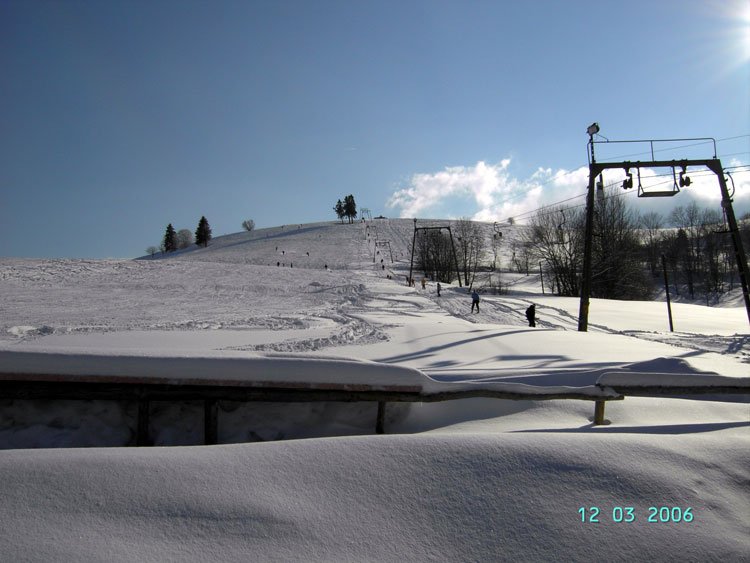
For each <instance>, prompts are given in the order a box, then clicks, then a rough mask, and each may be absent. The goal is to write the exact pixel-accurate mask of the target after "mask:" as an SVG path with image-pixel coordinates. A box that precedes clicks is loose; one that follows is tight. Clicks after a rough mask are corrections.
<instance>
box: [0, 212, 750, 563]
mask: <svg viewBox="0 0 750 563" xmlns="http://www.w3.org/2000/svg"><path fill="white" fill-rule="evenodd" d="M412 229H413V222H412V221H411V220H375V221H373V222H368V224H362V223H355V224H352V225H344V224H335V223H319V224H313V225H286V226H284V227H283V228H282V227H279V228H275V229H261V230H258V231H254V232H251V233H237V234H234V235H229V236H226V237H217V238H216V239H215V240H214V241H212V245H211V246H209V248H207V249H197V248H194V249H190V250H186V251H181V252H179V253H177V254H175V255H172V256H169V257H167V258H161V257H158V256H157V257H156V258H155V259H150V258H148V259H143V260H135V261H131V260H72V259H71V260H32V259H10V258H3V259H0V288H2V293H1V294H0V351H2V350H12V351H29V352H57V353H64V354H69V355H70V354H76V353H84V352H96V353H109V354H114V355H118V354H119V355H172V356H178V357H185V356H196V355H204V356H205V355H212V356H220V357H221V356H226V357H242V356H243V355H256V356H257V355H263V354H269V353H283V354H289V353H292V354H302V355H312V354H325V355H326V356H328V357H331V356H332V357H341V358H356V359H360V360H372V361H376V362H381V363H385V364H394V365H397V366H404V367H411V368H418V369H419V370H421V371H422V372H424V373H425V374H427V376H429V377H430V378H431V379H432V380H434V381H435V382H466V383H488V382H507V383H524V384H528V385H538V386H561V385H565V386H572V387H583V386H589V385H592V384H593V383H594V382H595V381H596V380H597V378H598V377H599V376H601V375H602V374H604V373H609V372H617V371H621V372H622V371H629V372H637V373H644V372H649V373H653V372H657V373H665V374H670V377H672V378H674V377H675V374H689V375H695V374H711V373H713V374H718V375H722V376H728V377H747V376H748V375H750V370H749V369H748V366H749V365H750V330H749V325H748V318H747V314H746V312H745V309H744V307H742V306H740V305H741V304H740V303H737V302H736V301H735V304H736V306H724V307H717V308H708V307H705V306H702V305H695V304H689V303H676V304H673V315H674V322H675V328H676V331H677V332H674V333H670V332H669V330H668V328H669V325H668V320H667V314H666V305H665V303H662V302H637V303H634V302H615V301H602V300H592V303H591V313H590V320H589V327H590V328H589V332H588V333H578V332H576V330H575V329H576V325H577V314H578V300H576V299H568V298H560V297H555V296H550V295H542V294H541V286H540V283H539V276H538V275H536V276H534V275H530V276H525V275H520V274H511V273H503V274H493V275H495V276H500V277H501V280H502V282H503V283H504V284H507V285H508V286H509V292H508V294H506V295H492V294H484V295H482V303H481V312H480V313H479V314H472V313H470V306H471V301H470V298H469V297H468V295H467V293H466V289H465V288H459V287H458V285H453V286H448V285H444V286H443V291H442V294H441V296H440V297H438V296H437V294H436V287H435V284H434V283H432V282H428V283H427V286H426V289H425V290H422V289H421V287H420V286H419V284H417V285H418V287H417V288H416V289H415V288H409V287H407V286H406V284H405V279H406V275H407V274H408V258H409V256H408V248H407V247H408V244H409V243H410V242H411V233H412ZM486 229H487V231H488V233H491V232H492V226H491V225H488V226H487V227H486ZM518 229H519V228H517V227H509V226H506V227H504V229H503V242H502V245H501V248H500V256H501V262H502V265H503V266H506V267H507V266H508V265H509V255H510V242H511V241H512V240H513V239H514V237H517V236H518ZM375 240H377V241H379V242H383V241H388V242H389V243H390V249H386V248H385V247H383V246H376V244H375ZM378 251H380V252H381V253H380V254H378ZM391 252H393V262H392V261H391V254H390V253H391ZM381 260H382V262H381ZM277 263H278V266H277ZM388 276H392V277H393V279H388ZM415 278H417V279H418V280H421V277H420V276H419V275H415ZM495 281H497V280H495ZM483 283H484V280H483V281H482V284H483ZM479 285H481V284H479ZM532 302H533V303H536V305H537V316H538V318H539V322H538V325H537V328H535V329H531V328H529V327H528V326H527V324H526V321H525V318H524V314H523V313H524V311H525V309H526V307H527V306H528V304H530V303H532ZM712 399H714V400H692V399H691V400H688V399H662V398H658V399H657V398H632V397H631V398H626V399H625V400H624V401H617V402H610V403H608V405H607V410H606V416H607V419H608V424H606V425H604V426H594V425H593V424H592V423H591V418H592V415H593V406H592V404H591V403H590V402H588V401H586V402H584V401H549V402H545V401H538V402H536V401H503V400H495V399H470V400H461V401H455V402H445V403H429V404H428V403H425V404H414V405H411V406H410V405H407V404H403V405H390V406H389V410H388V419H387V421H386V428H387V431H388V434H387V435H385V436H374V435H372V432H373V422H374V418H375V413H374V409H375V406H374V405H372V404H364V403H363V404H359V403H355V404H334V403H331V404H323V403H321V404H311V405H290V404H257V405H238V404H222V405H221V412H220V417H221V420H222V423H221V425H220V435H219V439H220V442H222V443H223V444H224V445H220V446H195V445H194V444H199V443H200V441H201V438H202V419H201V416H202V410H201V408H200V406H199V405H191V404H185V405H166V404H165V405H161V406H158V407H157V408H155V412H154V413H153V414H152V426H153V430H152V432H153V438H154V441H155V443H156V444H157V445H161V446H170V445H172V446H175V445H180V446H182V447H156V448H148V449H136V448H123V447H121V446H124V445H127V444H131V443H132V442H133V436H134V432H135V425H136V424H135V410H134V408H133V407H132V406H128V405H115V404H108V403H106V402H103V401H94V402H88V403H81V402H62V401H60V402H57V403H56V404H52V403H50V402H41V401H37V402H27V401H15V402H13V401H8V400H0V447H2V448H5V451H3V452H2V453H0V483H2V485H0V492H1V493H2V496H3V499H4V500H3V503H2V510H0V522H2V526H3V533H2V534H1V535H0V538H1V539H0V549H1V550H2V551H1V552H2V553H3V554H4V556H3V557H4V558H7V560H9V561H11V560H12V561H15V560H18V561H21V560H26V561H48V560H76V561H99V560H103V559H107V560H116V561H206V560H221V561H234V560H248V559H252V560H258V561H289V560H313V561H391V560H397V559H398V560H408V561H427V560H434V561H494V560H508V561H511V560H512V561H521V560H526V561H532V560H556V561H557V560H570V561H573V560H583V559H588V560H590V559H594V560H596V559H599V560H605V559H606V560H613V561H634V560H660V561H669V560H685V561H734V560H737V561H739V560H742V559H743V558H747V557H748V555H750V542H749V541H748V534H749V533H750V525H749V524H748V523H749V522H750V493H749V492H748V491H750V487H749V485H750V472H749V471H748V467H749V466H750V455H748V453H747V452H748V445H750V444H749V442H750V430H749V429H750V405H748V403H747V401H744V399H741V400H738V399H737V398H735V399H733V400H732V401H719V400H715V399H717V397H712ZM743 401H744V402H743ZM280 438H284V439H283V440H279V439H280ZM250 442H252V443H250ZM55 446H57V448H56V449H30V448H51V447H55ZM80 446H110V447H108V448H96V447H94V448H91V447H88V448H87V449H81V448H80ZM61 447H64V448H61ZM592 507H597V509H598V511H599V512H598V518H593V516H594V512H596V511H594V510H592ZM618 507H619V508H618ZM651 507H653V509H652V508H651ZM582 508H583V509H584V510H583V511H581V510H580V509H582ZM629 508H630V509H632V510H628V509H629ZM662 508H665V510H662ZM688 508H690V510H689V511H687V509H688ZM686 511H687V514H686ZM631 516H632V517H633V519H632V520H631V521H628V520H630V517H631ZM664 517H666V520H668V521H663V520H664V519H665V518H664ZM592 519H596V520H598V522H594V521H592ZM582 520H583V521H582ZM618 520H620V521H618ZM677 520H679V521H677ZM688 520H689V521H688Z"/></svg>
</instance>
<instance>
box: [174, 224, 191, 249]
mask: <svg viewBox="0 0 750 563" xmlns="http://www.w3.org/2000/svg"><path fill="white" fill-rule="evenodd" d="M191 244H193V233H192V232H190V229H180V230H179V231H177V248H179V249H180V250H182V249H183V248H187V247H189V246H190V245H191Z"/></svg>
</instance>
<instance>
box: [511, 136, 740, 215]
mask: <svg viewBox="0 0 750 563" xmlns="http://www.w3.org/2000/svg"><path fill="white" fill-rule="evenodd" d="M740 137H750V135H738V136H736V137H727V138H726V139H720V140H722V141H723V140H730V139H737V138H740ZM717 142H718V141H717ZM699 144H705V143H699ZM690 146H694V145H690ZM736 154H750V153H736ZM721 156H722V157H725V156H732V155H721ZM620 158H621V157H620ZM740 168H748V169H750V164H741V165H737V166H728V167H724V168H723V169H724V170H737V169H740ZM574 172H577V170H572V171H570V172H567V173H565V174H562V175H559V176H555V177H553V178H550V179H549V180H547V181H546V182H543V183H541V184H538V185H539V186H544V185H546V184H549V183H550V182H553V181H554V180H557V179H559V178H562V177H565V176H569V175H570V174H573V173H574ZM711 174H713V172H710V171H694V172H691V175H693V176H698V177H700V176H710V175H711ZM667 176H672V174H670V173H665V174H654V175H651V176H643V179H649V178H661V177H667ZM618 183H619V181H617V182H613V183H612V184H607V185H606V186H605V187H612V186H614V185H617V184H618ZM667 183H669V182H662V183H659V184H654V186H649V187H655V186H660V185H663V184H667ZM627 193H629V192H624V193H623V194H622V195H626V194H627ZM634 193H635V192H634ZM585 196H586V192H583V193H581V194H578V195H575V196H572V197H569V198H567V199H563V200H560V201H556V202H553V203H549V204H547V205H542V206H541V207H538V208H536V209H532V210H529V211H526V212H524V213H520V214H518V215H514V216H513V219H514V220H517V219H523V218H525V217H527V216H530V215H534V214H537V213H538V212H540V211H543V210H545V209H548V208H552V207H553V208H557V207H558V206H560V205H562V204H563V203H567V202H569V201H573V200H575V199H578V198H580V197H585ZM606 197H611V196H606ZM618 197H620V196H618ZM510 201H511V202H512V201H513V199H511V200H510ZM583 206H585V203H584V204H579V205H574V206H571V207H569V209H576V208H578V207H583ZM554 212H557V209H555V211H554ZM545 215H547V214H544V213H542V214H541V216H545Z"/></svg>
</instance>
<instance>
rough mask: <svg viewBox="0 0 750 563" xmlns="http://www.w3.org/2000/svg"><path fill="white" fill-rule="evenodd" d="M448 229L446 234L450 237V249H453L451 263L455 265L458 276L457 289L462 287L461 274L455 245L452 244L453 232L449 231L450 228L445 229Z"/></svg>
mask: <svg viewBox="0 0 750 563" xmlns="http://www.w3.org/2000/svg"><path fill="white" fill-rule="evenodd" d="M445 228H446V229H448V234H449V235H450V236H451V248H452V249H453V261H454V262H455V264H456V275H458V287H463V286H462V285H461V272H460V271H459V270H458V257H457V256H456V245H455V244H454V243H453V231H451V228H450V227H445Z"/></svg>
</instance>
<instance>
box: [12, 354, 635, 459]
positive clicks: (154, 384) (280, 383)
mask: <svg viewBox="0 0 750 563" xmlns="http://www.w3.org/2000/svg"><path fill="white" fill-rule="evenodd" d="M476 397H488V398H498V399H511V400H550V399H579V400H591V401H606V400H616V399H621V398H622V396H621V395H620V394H619V393H617V392H616V391H613V390H611V389H602V388H599V387H596V386H593V385H592V386H588V387H562V386H560V387H538V386H532V385H524V384H519V383H484V384H482V383H445V382H437V381H435V380H433V379H431V378H429V377H428V376H426V375H425V374H424V373H422V372H421V371H419V370H417V369H414V368H409V367H405V366H398V365H393V364H381V363H375V362H369V361H362V360H354V359H345V358H341V357H336V356H322V355H312V354H249V353H247V352H216V353H215V354H211V353H208V354H207V353H205V352H202V353H201V354H200V355H197V354H194V355H190V354H187V355H186V354H184V353H181V354H180V355H171V356H170V355H158V356H157V355H133V354H132V353H131V354H121V353H115V352H111V353H102V352H96V353H70V352H56V353H55V352H31V351H18V350H5V351H0V398H5V399H68V400H70V399H72V400H86V399H89V400H91V399H101V400H115V401H126V402H127V401H129V402H134V403H137V405H138V415H137V417H138V422H137V425H138V427H137V432H136V443H137V444H138V445H146V444H148V443H149V413H150V410H151V409H150V403H151V402H152V401H203V403H204V441H205V443H207V444H211V443H216V442H217V436H218V401H221V400H227V401H239V402H248V401H279V402H300V401H305V402H307V401H345V402H354V401H369V402H377V403H378V410H377V419H376V424H375V431H376V432H377V433H383V432H384V431H385V428H384V423H385V409H386V403H388V402H438V401H447V400H455V399H467V398H476Z"/></svg>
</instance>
